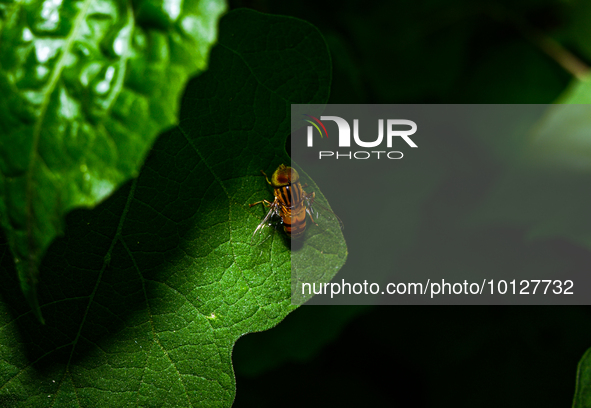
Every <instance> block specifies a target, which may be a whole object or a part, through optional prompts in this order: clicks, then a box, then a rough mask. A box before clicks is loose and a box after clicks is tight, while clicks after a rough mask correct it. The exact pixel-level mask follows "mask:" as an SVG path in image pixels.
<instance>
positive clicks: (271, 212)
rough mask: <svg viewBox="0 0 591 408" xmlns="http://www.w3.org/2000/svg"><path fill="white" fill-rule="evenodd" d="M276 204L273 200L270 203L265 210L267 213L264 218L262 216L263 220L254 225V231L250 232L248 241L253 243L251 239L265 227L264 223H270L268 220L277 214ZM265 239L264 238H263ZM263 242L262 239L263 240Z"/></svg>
mask: <svg viewBox="0 0 591 408" xmlns="http://www.w3.org/2000/svg"><path fill="white" fill-rule="evenodd" d="M277 207H278V205H277V204H276V203H275V202H273V203H272V204H271V206H270V207H269V211H268V212H267V215H266V216H265V218H263V220H262V221H261V223H260V224H259V225H258V226H257V227H256V229H255V230H254V232H253V233H252V237H251V238H250V243H251V244H253V240H254V237H255V236H256V235H257V232H258V233H262V232H263V229H264V228H265V225H266V224H270V220H271V218H272V217H273V216H274V215H278V208H277ZM265 241H266V239H265ZM263 242H264V241H263Z"/></svg>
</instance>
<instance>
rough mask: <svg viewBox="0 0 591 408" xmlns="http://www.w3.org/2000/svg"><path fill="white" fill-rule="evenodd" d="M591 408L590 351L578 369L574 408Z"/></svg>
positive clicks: (582, 359) (584, 355) (580, 362)
mask: <svg viewBox="0 0 591 408" xmlns="http://www.w3.org/2000/svg"><path fill="white" fill-rule="evenodd" d="M590 407H591V349H588V350H587V351H586V352H585V354H583V357H582V358H581V361H579V366H578V368H577V384H576V389H575V398H574V401H573V408H590Z"/></svg>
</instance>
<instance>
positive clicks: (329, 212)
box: [305, 194, 345, 230]
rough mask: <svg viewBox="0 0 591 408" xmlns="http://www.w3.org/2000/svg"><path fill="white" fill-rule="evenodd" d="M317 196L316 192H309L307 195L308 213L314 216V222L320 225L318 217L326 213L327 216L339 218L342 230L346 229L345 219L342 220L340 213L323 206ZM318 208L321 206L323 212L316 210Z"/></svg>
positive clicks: (311, 216)
mask: <svg viewBox="0 0 591 408" xmlns="http://www.w3.org/2000/svg"><path fill="white" fill-rule="evenodd" d="M315 198H316V196H315V195H314V194H309V195H308V196H306V197H305V202H306V212H307V213H308V215H309V216H310V218H312V220H314V223H315V224H316V225H318V218H320V215H324V216H326V217H327V218H330V219H335V220H337V221H338V222H339V227H340V228H341V230H343V229H345V225H344V224H343V221H342V220H341V218H340V217H339V216H338V215H336V214H335V213H334V211H332V210H330V209H328V208H326V207H325V206H323V205H322V204H320V203H318V202H316V201H315ZM317 208H321V209H322V211H321V212H318V211H317V210H316V211H314V210H315V209H317Z"/></svg>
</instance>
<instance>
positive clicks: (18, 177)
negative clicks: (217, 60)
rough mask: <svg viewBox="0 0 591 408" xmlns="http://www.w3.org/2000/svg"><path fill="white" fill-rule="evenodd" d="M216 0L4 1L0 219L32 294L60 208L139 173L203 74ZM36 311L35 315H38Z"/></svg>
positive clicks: (33, 300)
mask: <svg viewBox="0 0 591 408" xmlns="http://www.w3.org/2000/svg"><path fill="white" fill-rule="evenodd" d="M224 8H225V5H224V2H223V0H187V1H184V2H180V1H172V2H169V1H162V0H155V1H152V0H142V1H133V2H132V1H129V0H128V1H124V2H122V1H117V0H79V1H75V0H67V1H63V2H62V1H52V0H46V1H42V0H34V1H29V2H17V1H7V0H4V1H2V2H1V4H0V18H1V19H2V23H1V25H0V30H1V31H0V47H1V48H0V95H2V97H1V98H0V132H1V134H0V175H1V177H0V196H1V197H2V199H1V200H0V219H1V220H2V226H3V227H4V229H5V232H6V235H7V238H8V242H9V244H10V248H11V250H12V253H13V256H14V260H15V263H16V266H17V270H18V273H19V277H20V282H21V286H22V289H23V291H24V293H25V296H26V297H27V299H28V301H29V302H30V304H31V305H32V307H33V308H34V310H35V312H37V313H38V312H39V309H38V305H37V297H36V294H35V292H36V282H37V278H38V266H39V263H40V262H41V259H42V257H43V254H44V253H45V251H46V250H47V248H48V246H49V245H50V243H51V242H52V241H53V240H54V238H55V237H56V236H58V235H60V234H62V232H63V216H64V215H65V214H66V213H67V212H69V211H71V210H72V209H73V208H76V207H93V206H94V205H96V204H97V203H99V202H100V201H102V200H103V199H105V198H106V197H107V196H109V195H110V194H111V193H112V192H113V191H114V190H115V189H116V188H117V187H119V186H120V185H121V184H122V183H123V182H124V181H125V180H128V179H130V178H131V177H134V176H136V175H137V172H138V170H139V167H140V166H141V163H142V161H143V160H144V158H145V155H146V153H147V152H148V150H149V148H150V147H151V145H152V143H153V141H154V139H155V138H156V136H157V135H158V133H160V132H161V131H162V130H163V129H165V128H168V127H170V126H171V125H173V124H174V123H175V122H176V120H177V114H178V103H179V99H180V95H181V92H182V90H183V88H184V86H185V84H186V81H187V79H188V77H189V76H191V75H193V74H195V73H196V72H199V71H203V70H204V69H205V67H206V65H207V56H208V53H209V50H210V48H211V46H212V45H213V43H214V42H215V38H216V32H217V22H218V18H219V17H220V15H221V13H222V12H223V11H224ZM39 317H41V316H40V315H39Z"/></svg>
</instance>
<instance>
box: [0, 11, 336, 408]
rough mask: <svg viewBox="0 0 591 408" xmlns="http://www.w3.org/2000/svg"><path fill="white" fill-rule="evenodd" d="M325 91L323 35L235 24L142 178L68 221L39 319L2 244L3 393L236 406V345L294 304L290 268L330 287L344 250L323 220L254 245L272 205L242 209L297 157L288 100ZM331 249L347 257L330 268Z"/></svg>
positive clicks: (276, 24) (95, 401) (23, 402)
mask: <svg viewBox="0 0 591 408" xmlns="http://www.w3.org/2000/svg"><path fill="white" fill-rule="evenodd" d="M329 84H330V59H329V55H328V51H327V49H326V45H325V43H324V42H323V40H322V37H321V36H320V34H319V33H318V31H317V30H316V29H315V28H314V27H312V26H311V25H309V24H308V23H305V22H303V21H300V20H296V19H292V18H286V17H278V16H270V15H263V14H259V13H256V12H253V11H248V10H238V11H235V12H232V13H229V14H228V15H226V16H225V17H224V18H223V19H222V20H221V23H220V38H219V41H218V45H217V46H216V47H215V48H214V49H213V51H212V54H211V59H210V68H209V70H208V71H207V72H206V73H204V74H203V75H201V76H199V77H198V78H196V79H194V80H192V81H191V82H190V83H189V85H188V88H187V91H186V93H185V96H184V99H183V101H182V107H181V118H180V124H179V126H177V127H175V128H173V129H172V130H170V131H168V132H166V133H165V134H163V135H162V136H161V137H160V138H159V139H158V140H157V142H156V143H155V145H154V147H153V149H152V151H151V153H150V154H149V156H148V158H147V159H146V162H145V164H144V166H143V168H142V170H141V172H140V174H139V176H138V178H137V179H135V180H133V181H132V182H129V183H127V184H126V185H125V186H124V187H123V188H121V189H120V190H118V191H117V192H116V193H115V194H114V195H113V196H112V197H110V198H109V199H107V200H106V201H105V202H104V203H102V204H101V205H99V206H98V207H97V208H95V209H93V210H77V211H74V212H72V213H70V214H69V215H68V216H67V217H66V235H65V237H63V238H59V239H57V240H56V241H55V242H54V243H53V245H51V247H50V249H49V250H48V252H47V255H46V256H45V258H44V261H43V263H42V268H41V282H40V288H41V290H40V292H39V295H40V300H41V301H40V303H41V309H42V311H43V314H44V316H45V317H46V320H47V324H46V325H45V326H41V325H39V324H38V323H37V322H36V321H35V319H34V318H33V316H32V313H31V312H30V311H29V310H28V308H27V307H26V304H25V303H24V302H23V301H22V299H21V298H20V294H19V293H18V292H15V291H14V290H13V289H12V288H13V285H15V284H16V278H15V277H14V274H13V273H12V268H13V266H12V265H11V259H10V257H8V256H6V253H7V251H6V247H5V246H4V247H2V246H0V250H1V249H2V248H4V251H3V252H0V262H2V265H1V267H2V269H1V270H2V271H5V270H7V272H6V273H3V275H5V276H2V279H3V285H1V286H0V299H1V301H0V344H2V347H0V397H5V398H12V399H13V400H16V401H18V403H19V404H20V406H39V407H42V406H53V407H60V406H67V407H70V406H72V405H76V406H100V407H110V406H113V407H121V406H128V405H129V406H131V405H133V406H174V407H185V406H187V407H188V406H216V407H221V406H225V407H227V406H230V405H231V403H232V401H233V399H234V395H235V379H234V373H233V368H232V362H231V354H232V348H233V345H234V343H235V342H236V340H237V339H238V338H239V337H240V336H242V335H244V334H246V333H250V332H254V331H261V330H265V329H268V328H270V327H272V326H274V325H276V324H277V323H278V322H280V321H281V320H282V319H283V318H284V317H285V316H286V315H287V314H288V313H289V312H290V311H292V310H294V309H295V308H296V307H297V306H295V305H292V303H291V301H290V298H291V283H290V282H291V279H290V278H291V274H292V266H293V265H294V264H295V265H298V262H300V263H299V264H300V265H301V267H302V268H311V265H310V264H309V263H308V261H306V259H307V258H310V257H312V258H314V259H315V261H316V260H318V258H320V259H319V260H320V263H319V264H318V265H317V268H318V269H320V270H321V271H322V272H324V273H325V277H326V278H328V277H329V276H330V277H331V276H333V275H334V273H336V271H337V270H338V269H339V268H340V266H341V265H342V264H343V262H344V260H345V257H346V246H345V244H344V241H343V238H342V235H340V233H339V234H338V236H336V235H335V234H334V233H331V232H330V231H328V232H325V231H326V229H325V228H324V225H322V224H321V225H320V227H316V226H314V225H312V226H310V229H309V231H307V234H308V235H307V239H306V240H304V241H303V242H302V244H301V248H299V250H297V251H294V252H293V253H292V251H290V242H289V240H288V239H287V238H286V236H285V234H284V233H283V232H282V231H281V230H280V229H273V228H265V229H264V230H263V234H262V235H261V236H260V238H261V239H260V240H259V241H261V242H259V243H258V244H254V245H253V244H251V237H252V234H253V231H254V230H255V228H256V227H257V225H258V224H259V223H260V221H261V219H262V218H263V216H264V211H263V209H262V207H261V206H256V207H252V208H251V207H249V204H250V203H253V202H255V201H258V200H262V199H272V198H273V194H272V191H271V189H270V188H269V186H268V185H267V183H266V181H265V178H264V177H262V175H261V174H260V170H261V169H263V170H264V171H265V172H266V173H267V174H270V173H271V172H273V171H274V170H275V168H276V167H277V166H278V165H279V164H281V163H286V164H287V163H289V157H288V156H287V154H286V152H285V147H284V146H285V140H286V137H287V135H288V134H289V131H290V119H289V114H290V105H291V104H292V103H308V102H309V103H325V102H326V100H327V99H328V93H329ZM308 188H309V189H310V191H315V192H316V194H317V195H318V196H319V199H323V198H322V194H320V191H319V190H318V189H316V188H315V187H314V186H313V185H311V186H310V187H308ZM335 239H337V242H334V240H335ZM312 243H313V245H312ZM327 247H330V248H338V251H337V252H338V253H337V254H332V255H327V256H325V257H324V259H322V258H321V257H319V254H320V252H321V251H322V250H323V249H324V248H327ZM1 254H4V256H2V255H1ZM292 254H293V255H292ZM292 258H293V260H292ZM296 273H297V269H296Z"/></svg>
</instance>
